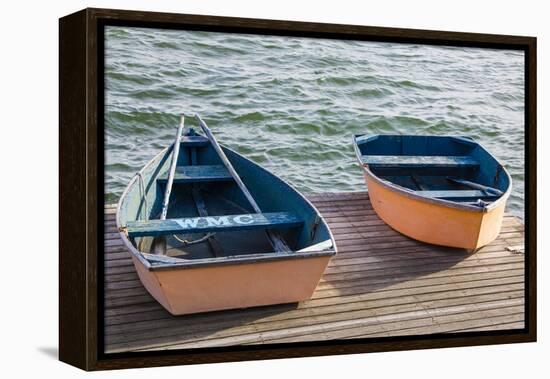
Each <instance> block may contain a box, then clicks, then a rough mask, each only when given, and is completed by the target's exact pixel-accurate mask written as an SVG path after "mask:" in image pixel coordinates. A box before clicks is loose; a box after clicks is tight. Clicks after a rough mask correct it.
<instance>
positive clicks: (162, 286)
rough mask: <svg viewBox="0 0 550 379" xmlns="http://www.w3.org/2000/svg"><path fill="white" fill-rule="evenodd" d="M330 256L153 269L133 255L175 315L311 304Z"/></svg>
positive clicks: (153, 291) (147, 281) (152, 288)
mask: <svg viewBox="0 0 550 379" xmlns="http://www.w3.org/2000/svg"><path fill="white" fill-rule="evenodd" d="M330 258H331V256H320V257H313V258H304V259H288V260H277V261H270V262H255V263H247V264H235V265H219V266H208V267H197V268H185V269H181V268H180V269H177V268H175V269H167V270H153V271H151V270H148V269H147V268H146V267H144V266H143V264H142V263H141V262H140V261H139V259H137V258H136V257H135V256H132V260H133V261H134V266H135V267H136V271H137V273H138V275H139V278H140V280H141V282H142V283H143V285H144V286H145V288H146V289H147V290H148V291H149V293H150V294H151V295H152V296H153V297H154V298H155V299H156V300H157V301H158V302H159V303H160V304H161V305H162V306H163V307H164V308H166V310H168V312H170V313H171V314H173V315H184V314H190V313H198V312H207V311H215V310H222V309H233V308H247V307H252V306H260V305H269V304H282V303H293V302H298V301H303V300H307V299H309V298H311V295H312V294H313V291H314V290H315V287H317V284H318V282H319V280H320V279H321V276H322V275H323V272H324V271H325V268H326V266H327V265H328V262H329V260H330Z"/></svg>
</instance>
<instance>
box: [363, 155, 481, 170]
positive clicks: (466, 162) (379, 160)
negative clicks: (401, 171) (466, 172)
mask: <svg viewBox="0 0 550 379" xmlns="http://www.w3.org/2000/svg"><path fill="white" fill-rule="evenodd" d="M361 161H362V162H363V164H366V165H369V166H375V167H376V168H391V167H399V168H423V167H438V168H460V167H472V168H473V167H479V162H477V161H476V160H475V159H473V158H472V157H469V156H443V155H423V156H421V155H363V156H361Z"/></svg>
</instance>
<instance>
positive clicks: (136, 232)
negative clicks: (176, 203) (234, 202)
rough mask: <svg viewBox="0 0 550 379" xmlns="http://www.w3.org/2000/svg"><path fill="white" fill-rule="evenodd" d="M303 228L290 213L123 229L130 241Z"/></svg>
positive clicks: (154, 223) (135, 224)
mask: <svg viewBox="0 0 550 379" xmlns="http://www.w3.org/2000/svg"><path fill="white" fill-rule="evenodd" d="M302 224H303V221H302V220H301V219H300V218H299V217H298V216H296V215H294V214H292V213H288V212H273V213H251V214H240V215H226V216H208V217H190V218H179V219H168V220H147V221H129V222H128V224H127V225H126V230H127V233H128V236H130V237H143V236H158V235H167V234H179V233H205V232H227V231H235V230H239V231H244V230H251V229H266V228H291V227H297V226H300V225H302Z"/></svg>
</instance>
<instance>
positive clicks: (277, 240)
mask: <svg viewBox="0 0 550 379" xmlns="http://www.w3.org/2000/svg"><path fill="white" fill-rule="evenodd" d="M195 118H196V119H197V121H198V122H199V125H200V127H201V129H202V131H203V132H204V134H205V135H206V137H207V138H208V140H209V141H210V143H211V144H212V147H213V148H214V150H216V153H218V156H219V157H220V159H221V160H222V162H223V164H224V166H225V167H226V168H227V171H229V173H230V174H231V176H232V177H233V179H234V180H235V182H236V183H237V185H238V186H239V188H240V189H241V191H242V192H243V194H244V196H245V197H246V199H247V200H248V202H249V203H250V205H251V206H252V208H253V209H254V212H256V213H262V210H261V209H260V207H259V206H258V204H257V203H256V200H254V197H253V196H252V194H251V193H250V191H248V188H246V186H245V184H244V183H243V181H242V180H241V178H240V176H239V174H237V171H235V169H234V168H233V165H232V164H231V162H229V159H227V156H226V155H225V153H224V152H223V150H222V148H221V146H220V145H219V144H218V141H216V138H214V135H212V132H211V131H210V128H208V126H207V125H206V123H205V122H204V121H203V120H202V119H201V117H200V116H199V115H198V114H196V115H195ZM266 233H267V236H268V237H269V241H270V242H271V245H272V246H273V248H274V249H275V251H278V252H288V251H291V249H290V247H289V246H288V245H287V244H286V242H285V241H284V240H283V238H282V237H281V236H280V235H279V234H278V233H277V232H275V231H271V230H266Z"/></svg>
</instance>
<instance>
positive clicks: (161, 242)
mask: <svg viewBox="0 0 550 379" xmlns="http://www.w3.org/2000/svg"><path fill="white" fill-rule="evenodd" d="M184 122H185V118H184V117H183V116H181V122H180V124H179V126H178V131H177V132H176V140H175V141H174V147H173V148H172V162H171V163H170V172H169V174H168V181H167V182H166V189H165V191H164V199H163V201H162V212H161V214H160V219H161V220H166V215H167V213H168V203H169V202H170V193H171V192H172V183H173V182H174V175H175V173H176V165H177V163H178V155H179V152H180V141H181V134H182V132H183V125H184ZM151 250H152V251H153V252H154V254H162V255H165V254H166V237H165V236H159V237H155V238H154V239H153V243H152V249H151Z"/></svg>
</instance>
